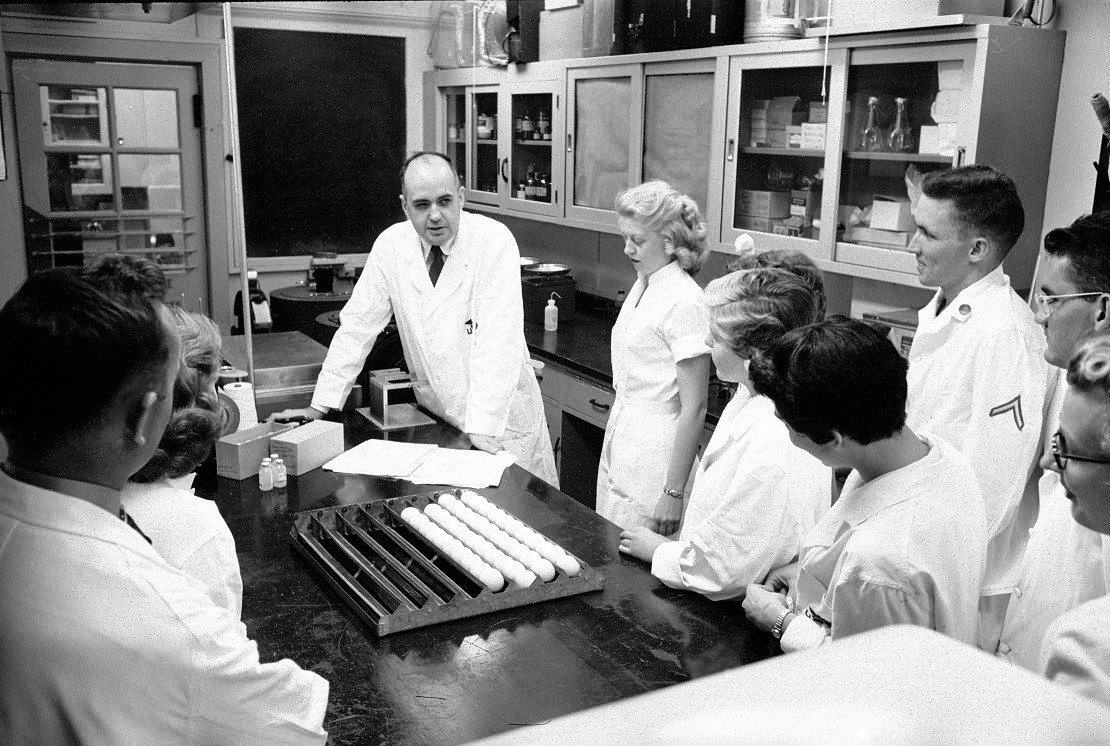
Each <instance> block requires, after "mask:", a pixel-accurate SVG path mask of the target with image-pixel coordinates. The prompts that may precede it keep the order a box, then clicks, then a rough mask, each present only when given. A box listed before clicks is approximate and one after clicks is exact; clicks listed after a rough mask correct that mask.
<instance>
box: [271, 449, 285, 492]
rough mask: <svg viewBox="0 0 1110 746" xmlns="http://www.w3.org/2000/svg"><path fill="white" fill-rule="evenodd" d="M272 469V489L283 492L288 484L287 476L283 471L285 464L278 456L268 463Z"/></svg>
mask: <svg viewBox="0 0 1110 746" xmlns="http://www.w3.org/2000/svg"><path fill="white" fill-rule="evenodd" d="M270 465H271V466H272V467H273V469H274V488H275V489H279V490H283V489H285V486H286V485H287V484H289V475H288V474H287V473H286V471H285V462H284V461H283V460H282V459H281V457H280V456H279V457H278V458H275V459H273V460H272V461H271V462H270Z"/></svg>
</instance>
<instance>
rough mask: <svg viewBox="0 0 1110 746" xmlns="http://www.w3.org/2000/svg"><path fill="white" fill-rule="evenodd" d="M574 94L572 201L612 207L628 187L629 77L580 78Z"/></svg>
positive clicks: (630, 96) (610, 208)
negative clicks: (614, 201)
mask: <svg viewBox="0 0 1110 746" xmlns="http://www.w3.org/2000/svg"><path fill="white" fill-rule="evenodd" d="M575 97H576V98H575V119H574V121H575V124H574V128H575V134H574V137H575V143H576V144H575V148H576V150H577V152H576V154H575V156H574V204H576V205H582V206H585V207H597V208H600V209H602V210H612V209H613V200H614V199H615V198H616V196H617V192H619V191H620V190H621V189H624V188H625V187H626V186H628V117H629V112H630V111H631V110H632V79H631V78H598V79H596V80H579V81H578V82H577V87H576V89H575Z"/></svg>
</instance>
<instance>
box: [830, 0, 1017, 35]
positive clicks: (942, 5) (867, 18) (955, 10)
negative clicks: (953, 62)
mask: <svg viewBox="0 0 1110 746" xmlns="http://www.w3.org/2000/svg"><path fill="white" fill-rule="evenodd" d="M821 7H824V6H823V5H822V6H821ZM830 10H831V13H832V25H833V26H854V25H867V26H875V25H877V24H883V23H887V22H902V23H904V22H905V21H906V20H907V19H911V18H935V17H937V16H948V15H972V16H1004V15H1006V13H1005V10H1006V2H1005V0H883V2H881V3H877V2H875V0H836V2H835V3H833V4H832V7H831V9H830ZM810 33H811V34H812V33H814V31H813V29H811V30H810Z"/></svg>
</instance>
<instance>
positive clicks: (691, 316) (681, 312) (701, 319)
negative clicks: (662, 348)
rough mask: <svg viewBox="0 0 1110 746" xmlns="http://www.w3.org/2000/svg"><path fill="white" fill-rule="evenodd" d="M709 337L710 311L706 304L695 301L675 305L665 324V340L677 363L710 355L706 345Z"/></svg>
mask: <svg viewBox="0 0 1110 746" xmlns="http://www.w3.org/2000/svg"><path fill="white" fill-rule="evenodd" d="M707 336H709V309H708V308H706V306H705V303H704V302H698V301H695V300H693V299H691V300H686V301H683V302H681V303H678V304H676V305H675V307H674V309H673V310H672V311H671V313H670V314H668V315H667V318H666V319H665V320H664V322H663V339H664V340H666V342H667V346H668V347H670V349H671V355H672V356H673V357H674V361H675V362H676V363H679V362H682V361H683V360H689V359H690V358H694V357H698V356H699V355H708V354H709V352H710V350H709V347H708V346H707V345H706V344H705V338H706V337H707Z"/></svg>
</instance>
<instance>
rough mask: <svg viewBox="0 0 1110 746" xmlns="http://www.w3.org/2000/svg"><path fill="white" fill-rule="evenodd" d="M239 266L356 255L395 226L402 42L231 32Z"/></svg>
mask: <svg viewBox="0 0 1110 746" xmlns="http://www.w3.org/2000/svg"><path fill="white" fill-rule="evenodd" d="M235 80H236V89H237V99H238V114H239V140H240V157H241V161H242V162H241V169H242V174H243V208H244V218H245V225H246V234H247V255H248V257H250V258H259V259H261V258H284V257H292V256H304V255H311V254H313V253H314V252H317V251H335V252H337V253H339V254H364V253H366V252H368V251H369V250H370V246H371V245H372V244H373V242H374V239H375V238H377V236H378V234H379V233H381V231H382V230H384V229H385V228H386V227H388V226H389V225H391V224H393V223H396V222H398V221H400V220H403V219H404V213H403V211H402V210H401V204H400V199H399V198H398V195H399V194H400V183H399V179H398V175H397V174H398V172H399V170H400V168H401V164H402V163H404V159H405V154H406V150H405V146H406V132H407V122H406V116H405V101H406V90H405V39H404V38H401V37H386V36H372V35H362V34H339V33H328V32H317V31H287V30H276V29H262V28H237V29H235Z"/></svg>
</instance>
